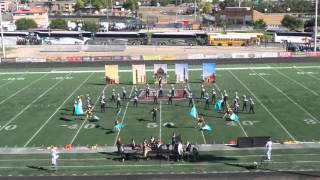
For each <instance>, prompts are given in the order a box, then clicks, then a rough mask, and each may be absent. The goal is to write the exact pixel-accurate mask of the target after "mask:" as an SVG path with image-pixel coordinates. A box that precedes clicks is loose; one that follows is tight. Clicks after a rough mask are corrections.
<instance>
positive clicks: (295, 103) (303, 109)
mask: <svg viewBox="0 0 320 180" xmlns="http://www.w3.org/2000/svg"><path fill="white" fill-rule="evenodd" d="M252 72H254V73H256V72H255V71H254V70H252ZM258 76H259V77H260V78H261V79H263V80H264V81H265V82H267V83H268V84H269V85H270V86H271V87H273V88H275V89H276V90H277V91H278V92H280V93H281V94H282V95H284V96H285V97H286V98H287V99H289V100H290V101H291V102H292V103H293V104H294V105H296V106H297V107H298V108H299V109H301V110H302V111H303V112H305V113H306V114H307V115H308V116H310V117H311V118H313V120H316V121H319V120H318V119H317V118H316V117H314V116H313V115H312V114H311V113H309V112H308V111H307V110H306V109H305V108H303V107H302V106H300V105H299V104H298V103H297V102H295V101H294V100H293V99H291V98H290V97H289V96H288V95H287V94H286V93H284V92H283V91H282V90H281V89H279V88H278V87H277V86H275V85H274V84H272V83H271V82H270V81H268V80H267V79H265V78H264V77H262V76H260V75H259V74H258Z"/></svg>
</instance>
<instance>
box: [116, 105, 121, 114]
mask: <svg viewBox="0 0 320 180" xmlns="http://www.w3.org/2000/svg"><path fill="white" fill-rule="evenodd" d="M121 110H122V108H121V107H120V108H118V109H117V111H116V114H117V116H119V115H120V114H121Z"/></svg>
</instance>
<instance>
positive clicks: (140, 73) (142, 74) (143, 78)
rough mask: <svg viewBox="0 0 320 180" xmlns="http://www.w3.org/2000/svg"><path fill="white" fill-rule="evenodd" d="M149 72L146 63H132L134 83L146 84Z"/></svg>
mask: <svg viewBox="0 0 320 180" xmlns="http://www.w3.org/2000/svg"><path fill="white" fill-rule="evenodd" d="M146 82H147V74H146V65H145V64H140V65H132V83H133V84H146Z"/></svg>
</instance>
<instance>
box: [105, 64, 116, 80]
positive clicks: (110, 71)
mask: <svg viewBox="0 0 320 180" xmlns="http://www.w3.org/2000/svg"><path fill="white" fill-rule="evenodd" d="M104 67H105V77H106V83H107V84H119V69H118V65H105V66H104Z"/></svg>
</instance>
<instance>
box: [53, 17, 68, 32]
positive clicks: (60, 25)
mask: <svg viewBox="0 0 320 180" xmlns="http://www.w3.org/2000/svg"><path fill="white" fill-rule="evenodd" d="M50 28H51V29H65V30H68V29H69V28H68V22H67V21H66V20H65V19H53V20H52V21H51V22H50Z"/></svg>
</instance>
